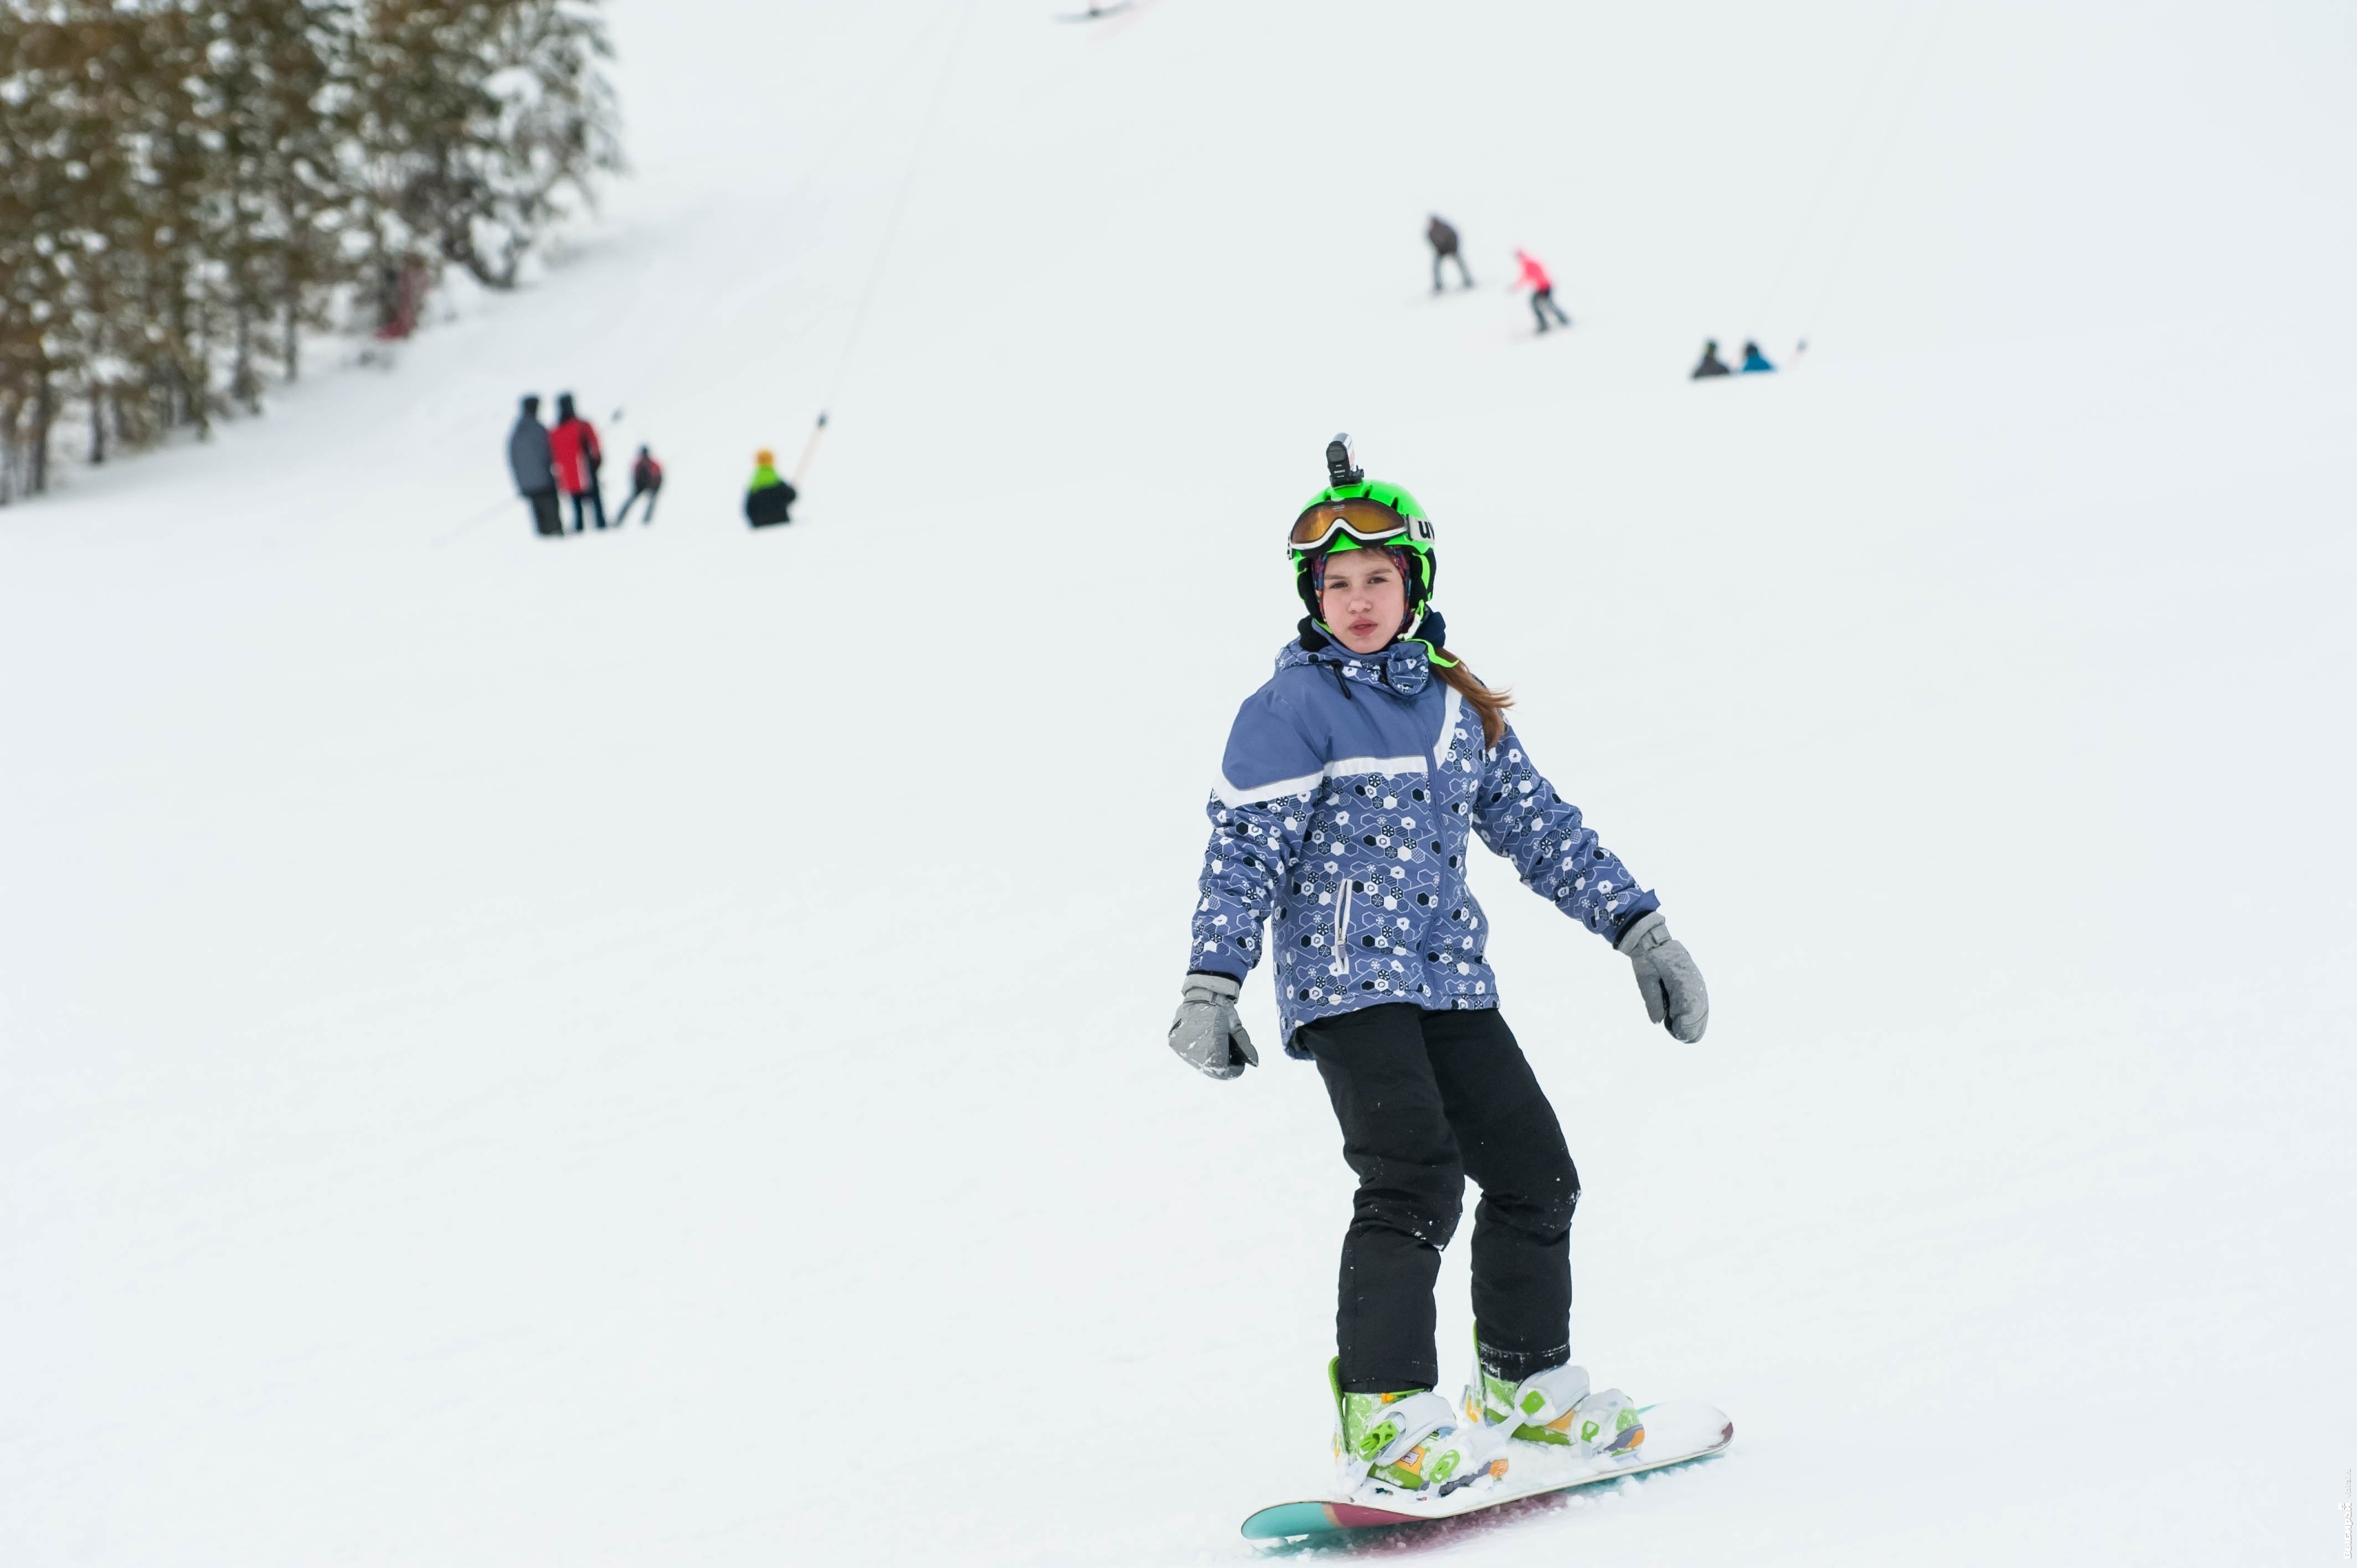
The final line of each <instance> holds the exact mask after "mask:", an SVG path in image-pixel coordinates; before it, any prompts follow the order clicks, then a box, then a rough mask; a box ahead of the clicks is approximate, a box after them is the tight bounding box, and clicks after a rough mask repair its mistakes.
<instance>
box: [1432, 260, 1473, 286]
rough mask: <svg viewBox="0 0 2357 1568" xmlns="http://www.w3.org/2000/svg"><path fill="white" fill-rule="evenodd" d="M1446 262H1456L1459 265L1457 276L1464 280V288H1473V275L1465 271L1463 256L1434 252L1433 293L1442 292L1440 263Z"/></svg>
mask: <svg viewBox="0 0 2357 1568" xmlns="http://www.w3.org/2000/svg"><path fill="white" fill-rule="evenodd" d="M1444 261H1448V262H1455V263H1457V275H1458V278H1460V279H1462V280H1463V286H1464V287H1466V288H1471V287H1472V286H1473V274H1471V273H1469V272H1467V271H1466V270H1465V258H1464V257H1463V256H1460V255H1458V253H1457V252H1454V251H1435V252H1432V292H1433V293H1435V294H1438V293H1439V292H1440V263H1442V262H1444Z"/></svg>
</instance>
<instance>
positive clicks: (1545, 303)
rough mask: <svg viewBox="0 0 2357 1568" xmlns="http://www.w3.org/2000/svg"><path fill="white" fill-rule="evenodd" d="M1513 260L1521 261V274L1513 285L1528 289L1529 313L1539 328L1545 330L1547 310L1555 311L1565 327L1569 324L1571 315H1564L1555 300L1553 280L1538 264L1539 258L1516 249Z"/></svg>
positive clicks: (1556, 318) (1558, 319)
mask: <svg viewBox="0 0 2357 1568" xmlns="http://www.w3.org/2000/svg"><path fill="white" fill-rule="evenodd" d="M1514 260H1516V261H1518V262H1520V263H1523V272H1522V275H1521V276H1520V277H1518V278H1516V279H1515V280H1514V286H1515V287H1516V288H1523V287H1528V288H1529V289H1530V291H1531V314H1532V315H1533V316H1535V317H1538V318H1539V330H1540V331H1542V332H1544V331H1545V330H1547V312H1549V311H1553V312H1555V320H1557V321H1559V322H1561V323H1562V324H1563V325H1564V326H1566V327H1568V326H1570V325H1571V317H1568V316H1566V315H1565V314H1564V313H1563V307H1562V306H1559V305H1557V304H1556V303H1555V280H1554V279H1553V278H1550V277H1548V276H1547V270H1546V268H1544V267H1543V266H1541V265H1539V259H1538V258H1537V257H1536V256H1534V255H1532V254H1531V253H1530V252H1527V251H1516V252H1514Z"/></svg>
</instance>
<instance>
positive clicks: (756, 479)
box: [745, 447, 795, 528]
mask: <svg viewBox="0 0 2357 1568" xmlns="http://www.w3.org/2000/svg"><path fill="white" fill-rule="evenodd" d="M794 499H795V490H794V487H793V486H792V485H791V484H790V483H788V482H787V480H786V479H785V478H784V477H783V476H782V475H780V473H779V472H778V458H777V455H776V454H775V453H773V452H771V451H770V450H769V448H767V447H763V448H762V449H761V450H760V451H759V452H756V453H754V454H753V482H752V483H751V484H749V485H747V486H746V487H745V521H747V522H748V523H751V524H752V525H753V526H754V527H755V528H769V527H770V526H772V525H774V524H777V523H780V522H791V521H793V519H792V518H791V517H788V516H787V515H786V509H787V508H788V507H790V506H791V505H793V504H794Z"/></svg>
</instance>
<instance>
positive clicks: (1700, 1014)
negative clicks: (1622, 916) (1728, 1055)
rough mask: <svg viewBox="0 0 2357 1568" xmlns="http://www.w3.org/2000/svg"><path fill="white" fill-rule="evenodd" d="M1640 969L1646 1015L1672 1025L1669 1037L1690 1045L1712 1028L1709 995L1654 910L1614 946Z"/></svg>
mask: <svg viewBox="0 0 2357 1568" xmlns="http://www.w3.org/2000/svg"><path fill="white" fill-rule="evenodd" d="M1613 945H1614V946H1615V947H1617V948H1618V949H1619V950H1620V951H1622V952H1624V953H1627V954H1628V955H1629V961H1630V962H1631V963H1633V964H1635V965H1636V966H1637V989H1638V990H1639V991H1640V992H1642V993H1644V997H1645V1016H1646V1017H1648V1018H1651V1019H1652V1021H1653V1022H1654V1023H1656V1024H1659V1023H1661V1022H1662V1021H1663V1020H1664V1019H1666V1020H1668V1022H1669V1026H1670V1034H1671V1035H1672V1036H1674V1037H1675V1038H1677V1039H1681V1040H1684V1042H1685V1043H1686V1044H1688V1045H1692V1044H1694V1043H1695V1041H1696V1040H1699V1039H1701V1038H1702V1032H1703V1031H1704V1030H1705V1029H1706V1028H1708V1027H1709V1026H1710V993H1709V992H1707V991H1706V990H1704V989H1703V983H1702V971H1700V970H1698V969H1696V968H1695V961H1694V955H1693V954H1691V953H1689V952H1687V951H1686V944H1685V943H1684V942H1682V941H1680V940H1677V938H1675V937H1674V936H1672V935H1670V929H1669V927H1668V926H1666V925H1664V924H1663V922H1662V912H1661V911H1660V910H1659V909H1651V910H1648V911H1646V913H1645V914H1644V915H1643V916H1641V918H1639V919H1638V920H1637V922H1636V923H1635V924H1634V925H1632V926H1631V927H1630V928H1629V929H1627V930H1625V931H1623V932H1621V933H1620V940H1619V941H1618V942H1616V943H1614V944H1613Z"/></svg>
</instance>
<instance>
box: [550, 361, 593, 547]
mask: <svg viewBox="0 0 2357 1568" xmlns="http://www.w3.org/2000/svg"><path fill="white" fill-rule="evenodd" d="M548 456H549V460H550V461H551V462H552V463H554V465H555V466H556V488H557V489H560V490H563V491H564V492H565V494H566V495H568V496H571V497H572V498H573V532H576V533H578V532H581V522H582V519H583V517H584V515H585V514H586V515H587V516H592V517H595V518H596V519H597V526H598V527H600V528H603V527H605V526H606V498H605V496H604V495H602V494H600V493H599V491H598V489H597V467H598V465H599V464H601V463H603V462H604V461H605V459H606V455H605V453H603V452H601V451H599V450H598V447H597V430H596V428H595V427H593V426H592V425H591V424H590V423H589V422H588V421H587V420H586V419H584V418H582V417H581V416H580V415H579V414H577V413H574V412H573V394H572V393H571V392H561V393H559V394H558V395H557V399H556V423H555V424H554V425H552V426H550V428H549V432H548Z"/></svg>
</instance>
